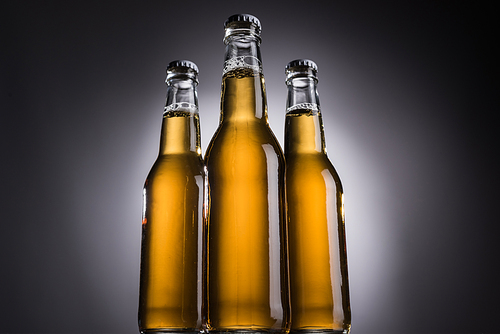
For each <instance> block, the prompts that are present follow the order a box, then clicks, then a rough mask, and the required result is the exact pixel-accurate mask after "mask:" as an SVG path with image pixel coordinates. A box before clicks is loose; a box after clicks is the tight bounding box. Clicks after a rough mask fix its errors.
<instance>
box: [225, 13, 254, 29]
mask: <svg viewBox="0 0 500 334" xmlns="http://www.w3.org/2000/svg"><path fill="white" fill-rule="evenodd" d="M231 22H250V23H253V24H255V25H256V26H257V27H258V28H259V30H261V29H262V26H261V24H260V21H259V19H258V18H256V17H255V16H253V15H251V14H235V15H232V16H230V17H229V18H228V19H227V20H226V22H224V28H226V27H227V26H228V25H229V24H230V23H231Z"/></svg>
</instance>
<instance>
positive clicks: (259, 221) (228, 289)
mask: <svg viewBox="0 0 500 334" xmlns="http://www.w3.org/2000/svg"><path fill="white" fill-rule="evenodd" d="M225 26H226V38H225V43H226V45H227V49H226V62H225V67H224V74H223V79H222V94H221V99H222V100H221V116H220V124H219V128H218V129H217V131H216V133H215V135H214V136H213V138H212V141H211V142H210V144H209V147H208V149H207V153H206V157H205V163H206V166H207V173H208V174H207V175H208V187H209V188H208V189H209V206H208V216H207V249H208V258H207V260H208V261H207V277H208V281H207V296H206V321H207V327H208V330H209V331H210V332H245V333H247V332H262V333H264V332H287V331H288V317H289V310H288V307H289V300H288V268H287V252H286V228H285V211H284V208H285V207H284V204H285V203H284V171H285V170H284V168H285V166H284V157H283V153H282V151H281V148H280V146H279V143H278V141H277V140H276V138H275V136H274V134H273V133H272V131H271V129H270V128H269V124H268V119H267V105H266V97H265V85H264V78H263V75H262V68H261V64H260V52H259V50H258V47H259V43H260V37H259V33H260V23H259V22H258V20H257V19H256V18H255V17H253V16H250V15H235V16H233V17H230V18H229V19H228V21H226V24H225Z"/></svg>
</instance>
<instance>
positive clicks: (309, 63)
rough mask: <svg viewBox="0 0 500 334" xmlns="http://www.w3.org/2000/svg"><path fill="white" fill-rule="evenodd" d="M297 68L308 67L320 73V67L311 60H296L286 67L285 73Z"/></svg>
mask: <svg viewBox="0 0 500 334" xmlns="http://www.w3.org/2000/svg"><path fill="white" fill-rule="evenodd" d="M296 66H307V67H310V68H312V69H313V70H315V71H316V72H317V71H318V65H316V63H315V62H314V61H312V60H310V59H295V60H292V61H291V62H289V63H288V64H287V65H286V66H285V71H287V70H288V69H289V68H292V67H296Z"/></svg>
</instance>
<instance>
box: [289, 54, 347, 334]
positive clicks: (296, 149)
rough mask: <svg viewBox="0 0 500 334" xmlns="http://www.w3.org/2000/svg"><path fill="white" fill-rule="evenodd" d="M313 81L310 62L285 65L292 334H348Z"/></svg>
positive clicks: (341, 259)
mask: <svg viewBox="0 0 500 334" xmlns="http://www.w3.org/2000/svg"><path fill="white" fill-rule="evenodd" d="M317 83H318V79H317V66H316V64H315V63H314V62H313V61H310V60H305V59H299V60H295V61H292V62H290V63H288V65H287V66H286V84H287V86H288V98H287V114H286V121H285V158H286V162H287V165H286V172H285V177H286V196H287V209H288V228H289V234H288V235H289V250H290V299H291V312H292V313H291V315H292V316H291V318H292V324H291V333H348V332H349V330H350V327H351V311H350V306H349V285H348V278H347V254H346V239H345V227H344V194H343V191H342V184H341V183H340V178H339V176H338V174H337V172H336V171H335V168H334V167H333V165H332V163H331V162H330V160H329V159H328V157H327V155H326V148H325V138H324V133H323V122H322V119H321V111H320V107H319V98H318V92H317V87H316V85H317Z"/></svg>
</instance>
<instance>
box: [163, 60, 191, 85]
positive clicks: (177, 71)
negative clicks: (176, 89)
mask: <svg viewBox="0 0 500 334" xmlns="http://www.w3.org/2000/svg"><path fill="white" fill-rule="evenodd" d="M180 77H184V78H189V79H192V80H194V81H195V82H196V83H198V66H196V64H195V63H193V62H192V61H189V60H174V61H171V62H170V63H169V64H168V66H167V79H166V80H165V82H166V83H167V84H168V82H169V80H171V79H172V78H180Z"/></svg>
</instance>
